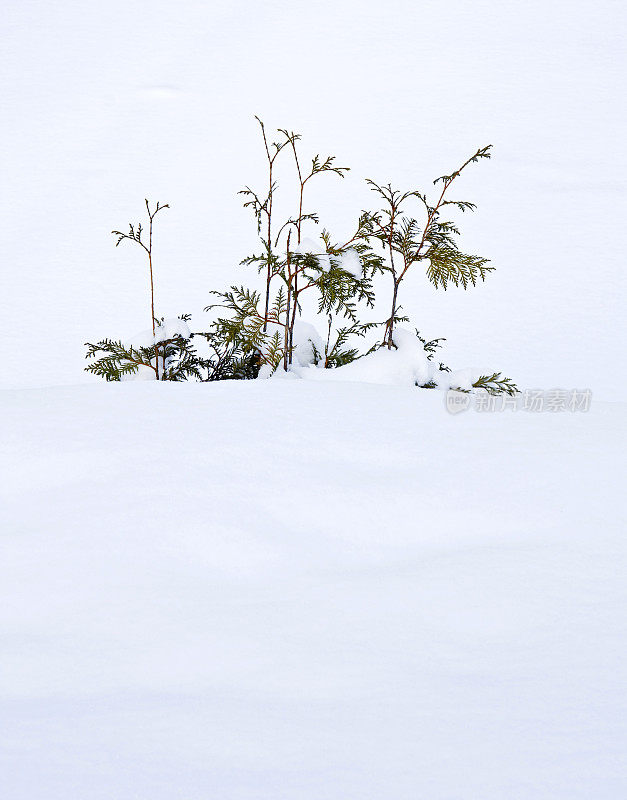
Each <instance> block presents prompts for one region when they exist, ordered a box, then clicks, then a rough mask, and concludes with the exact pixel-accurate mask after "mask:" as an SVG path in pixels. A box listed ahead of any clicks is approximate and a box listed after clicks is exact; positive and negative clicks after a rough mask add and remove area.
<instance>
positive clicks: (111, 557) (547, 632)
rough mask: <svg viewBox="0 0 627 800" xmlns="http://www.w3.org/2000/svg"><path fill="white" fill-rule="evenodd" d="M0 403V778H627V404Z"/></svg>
mask: <svg viewBox="0 0 627 800" xmlns="http://www.w3.org/2000/svg"><path fill="white" fill-rule="evenodd" d="M0 402H1V410H0V413H1V414H2V420H3V429H4V433H5V438H6V449H5V453H6V460H5V461H4V465H5V467H6V469H5V470H4V476H3V480H2V486H1V491H2V503H1V508H2V511H1V513H2V524H1V528H2V531H3V534H2V558H1V559H0V595H1V597H0V640H1V642H2V659H1V660H2V679H1V682H0V720H1V723H0V737H1V740H0V744H1V748H0V750H1V753H2V755H1V758H2V780H1V784H2V790H1V795H2V797H3V799H6V800H39V798H42V799H43V798H45V800H68V799H69V798H77V799H78V798H80V800H105V799H106V800H112V798H115V800H131V799H133V800H174V799H175V798H181V800H421V799H422V798H424V800H479V799H480V800H531V799H532V798H533V800H557V799H558V798H559V800H576V799H578V798H581V799H582V800H583V799H584V798H585V799H586V800H618V798H622V797H625V796H626V795H627V779H626V777H625V770H624V762H623V759H624V752H625V747H626V745H627V737H626V731H625V726H626V720H627V708H626V705H627V704H626V700H625V692H624V687H625V682H626V679H627V670H626V666H625V663H626V656H627V651H626V648H625V644H624V631H625V622H626V620H625V608H626V607H627V587H626V582H625V567H626V566H627V565H626V564H625V560H626V559H625V556H626V553H627V546H626V544H625V537H624V530H625V528H624V525H625V520H624V517H623V518H621V507H622V501H620V500H617V498H619V497H621V496H622V488H621V486H620V480H621V464H624V456H623V449H622V446H621V444H620V439H621V432H622V430H623V427H622V426H623V425H624V417H625V410H626V409H625V404H613V403H602V402H596V401H595V400H594V399H593V403H592V407H591V409H590V411H589V412H588V413H582V412H577V413H572V412H557V413H552V414H550V413H530V412H523V411H516V412H502V413H478V412H476V411H468V412H466V413H463V414H459V415H456V416H452V415H450V414H448V413H447V412H446V410H445V408H444V402H443V394H442V393H440V392H437V391H431V392H430V391H426V390H423V391H421V390H417V389H412V388H399V387H390V386H374V385H365V384H361V385H360V384H351V383H335V382H334V383H318V382H311V381H303V380H292V381H254V382H238V383H230V382H225V383H219V384H204V385H202V384H181V385H177V384H175V385H168V384H157V383H140V382H137V383H125V384H108V385H107V384H102V385H96V386H74V387H57V388H48V389H41V390H34V389H29V390H22V391H17V390H16V391H5V392H3V393H2V395H1V400H0Z"/></svg>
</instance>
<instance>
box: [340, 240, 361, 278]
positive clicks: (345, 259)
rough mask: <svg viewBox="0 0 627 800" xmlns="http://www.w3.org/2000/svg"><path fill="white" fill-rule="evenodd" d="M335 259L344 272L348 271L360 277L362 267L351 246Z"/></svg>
mask: <svg viewBox="0 0 627 800" xmlns="http://www.w3.org/2000/svg"><path fill="white" fill-rule="evenodd" d="M337 261H338V266H339V267H340V268H341V269H343V270H344V271H345V272H350V274H351V275H354V276H355V277H356V278H361V269H362V267H361V261H360V259H359V253H358V252H357V250H354V249H353V248H352V247H351V248H349V249H348V250H346V251H345V252H344V253H342V254H341V255H340V256H339V258H338V259H337Z"/></svg>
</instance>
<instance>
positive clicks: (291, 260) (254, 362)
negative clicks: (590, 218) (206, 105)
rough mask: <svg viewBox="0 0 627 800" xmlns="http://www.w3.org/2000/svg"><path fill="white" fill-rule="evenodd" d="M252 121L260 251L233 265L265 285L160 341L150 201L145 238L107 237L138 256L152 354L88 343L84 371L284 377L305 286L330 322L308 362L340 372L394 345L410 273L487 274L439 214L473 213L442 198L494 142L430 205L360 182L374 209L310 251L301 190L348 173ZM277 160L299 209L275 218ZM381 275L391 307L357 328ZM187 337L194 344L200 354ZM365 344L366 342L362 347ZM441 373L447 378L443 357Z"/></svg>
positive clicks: (232, 295) (119, 375) (114, 376)
mask: <svg viewBox="0 0 627 800" xmlns="http://www.w3.org/2000/svg"><path fill="white" fill-rule="evenodd" d="M256 120H257V122H258V124H259V129H260V133H261V139H262V143H263V151H264V154H265V161H266V185H265V188H264V189H263V191H257V190H255V189H253V188H251V187H250V186H246V187H245V188H244V189H242V190H241V192H240V194H241V195H242V196H243V198H244V203H243V205H244V208H249V209H250V210H251V211H252V213H253V216H254V220H255V225H256V229H257V235H258V237H259V249H258V250H257V251H256V252H255V253H253V254H251V255H249V256H247V257H245V258H244V259H242V260H241V261H240V265H242V266H252V267H254V268H255V270H256V271H257V273H258V274H260V275H262V276H263V278H262V280H263V286H262V288H261V290H260V289H257V288H248V287H246V286H245V285H232V286H230V287H229V288H228V289H227V290H225V291H216V290H214V291H212V292H210V294H212V295H213V296H214V297H215V302H213V303H210V304H209V305H208V306H207V307H206V308H205V311H207V312H212V313H213V315H214V319H213V321H212V322H211V323H210V325H209V328H208V330H206V331H202V332H195V333H191V334H189V336H183V335H181V334H177V335H175V336H170V337H169V338H167V339H166V338H163V339H160V338H159V335H160V334H159V330H160V329H161V325H160V322H159V320H157V319H156V318H155V311H154V307H155V300H154V282H153V222H154V219H155V217H156V216H157V214H158V213H159V212H160V211H162V210H163V209H165V208H169V206H168V205H167V204H166V205H160V204H159V203H157V204H156V207H155V208H154V210H151V206H150V203H149V202H148V200H146V201H145V203H146V211H147V215H148V235H147V238H146V236H145V233H144V228H142V225H141V223H140V224H137V225H133V224H130V225H129V231H128V233H123V232H121V231H113V233H114V234H115V235H116V236H117V241H116V246H118V245H119V244H120V243H121V242H123V241H125V240H128V241H132V242H134V243H135V244H138V245H139V246H140V247H142V248H143V250H144V251H145V253H146V256H147V260H148V266H149V273H150V302H151V323H152V331H153V343H151V344H150V346H148V347H131V346H126V345H124V344H123V343H122V342H121V341H114V340H111V339H103V340H101V341H99V342H97V343H96V344H90V343H87V348H88V350H87V358H88V359H89V360H90V362H91V363H90V364H89V365H88V366H87V367H86V369H87V371H89V372H92V373H93V374H95V375H98V376H100V377H102V378H104V379H105V380H107V381H115V380H123V379H125V378H126V377H128V376H131V375H133V374H136V373H137V372H138V371H139V370H140V368H141V369H145V368H148V369H150V370H152V371H153V372H154V376H155V378H156V379H157V380H173V381H180V380H189V379H192V380H199V381H214V380H228V379H235V380H242V379H252V378H255V377H257V375H258V374H259V371H260V369H261V368H262V367H263V368H264V371H265V374H271V373H272V372H274V371H276V370H277V369H283V370H286V371H287V370H289V369H290V368H291V366H292V364H293V359H294V353H295V348H296V344H297V343H295V340H294V329H295V325H296V322H297V320H298V319H299V318H300V316H301V314H302V311H303V305H302V296H303V292H306V291H308V290H313V294H310V295H307V297H314V296H315V298H316V301H315V306H316V307H317V313H318V315H319V316H321V317H325V318H326V320H327V326H326V327H327V330H326V339H325V341H324V342H323V343H321V341H322V340H320V339H317V341H316V342H314V341H311V340H310V344H311V347H312V351H313V360H314V363H315V364H316V365H318V366H320V367H324V368H326V369H336V368H338V367H342V366H344V365H346V364H349V363H350V362H352V361H354V360H356V359H359V358H363V357H364V356H367V355H369V354H370V353H372V352H373V351H374V350H377V349H378V348H380V347H386V348H388V349H393V348H395V344H394V329H395V328H396V327H397V326H398V325H399V324H401V323H408V322H409V318H408V317H407V316H406V315H405V314H403V313H402V306H401V305H400V302H399V290H400V286H401V283H402V281H403V279H404V277H405V275H406V274H407V272H408V270H409V269H411V268H413V269H417V268H422V269H424V272H425V275H426V277H427V279H428V280H429V281H430V283H431V284H432V285H433V286H434V288H436V289H438V288H442V289H445V290H446V289H447V288H448V287H449V286H450V285H451V284H452V285H454V286H458V287H459V286H460V287H462V288H463V289H467V288H468V287H470V286H476V285H477V283H478V282H480V281H483V280H485V278H486V276H487V275H488V273H490V272H491V271H492V270H493V269H494V267H493V266H490V265H489V261H488V259H486V258H483V257H482V256H477V255H470V254H467V253H465V252H463V251H462V250H461V248H460V246H459V242H458V240H459V237H460V231H459V229H458V227H457V225H456V224H455V223H454V222H453V221H452V220H450V219H448V218H447V217H448V213H447V212H448V211H449V210H456V211H459V212H462V213H465V212H466V211H474V210H475V205H474V204H473V203H471V202H468V201H465V200H454V199H450V198H449V196H448V191H449V188H450V187H451V185H452V184H453V183H454V181H455V180H456V179H457V178H458V177H459V175H460V174H461V173H462V172H463V171H464V170H465V169H466V168H467V167H468V166H469V165H470V164H472V163H477V162H479V161H482V160H485V159H489V158H490V156H491V145H488V146H486V147H482V148H479V149H478V150H477V151H476V152H475V153H474V154H473V155H472V156H471V157H470V158H469V159H467V160H466V161H465V162H464V163H463V164H462V165H461V166H460V167H459V168H458V169H457V170H455V171H454V172H452V173H451V174H449V175H442V176H440V177H439V178H436V180H435V181H434V182H433V183H434V186H436V187H437V188H438V191H439V194H437V198H436V199H435V200H433V201H430V200H429V199H428V198H427V195H426V193H423V192H421V191H419V190H410V191H406V192H400V191H398V190H396V189H394V188H392V186H391V184H389V183H388V184H378V183H375V182H374V181H373V180H371V179H368V180H367V185H368V186H369V187H370V189H371V190H372V191H373V192H374V193H375V194H376V195H377V197H378V199H379V201H380V208H379V209H378V210H375V211H362V212H361V214H360V215H359V217H358V219H357V225H356V228H355V231H354V233H353V235H352V236H350V238H347V239H346V240H345V241H342V240H340V241H339V242H338V241H335V240H333V239H332V237H331V234H330V233H329V230H328V229H327V228H325V227H321V232H320V234H319V236H318V237H317V242H318V244H316V243H315V242H314V243H312V242H311V240H309V239H306V238H305V234H306V232H307V233H309V232H310V231H312V230H315V228H316V226H320V220H321V217H320V214H319V212H317V211H316V210H313V209H310V208H307V206H306V202H307V199H308V196H309V195H308V193H307V191H306V190H307V187H308V186H309V184H310V181H312V180H313V179H314V178H315V179H316V180H317V179H318V178H319V176H322V175H325V174H327V175H330V176H334V177H336V178H344V177H345V176H346V173H347V172H348V171H349V168H348V167H341V166H337V165H336V159H335V156H324V157H323V156H321V155H320V154H316V155H314V156H313V157H312V158H311V159H310V160H309V161H308V162H307V161H305V160H303V158H302V155H301V153H300V148H301V144H302V140H301V136H300V134H297V133H294V132H293V131H289V130H287V129H284V128H279V129H278V130H277V132H276V135H275V137H273V138H275V139H276V141H271V139H270V138H269V137H268V134H267V131H266V127H265V125H264V123H263V122H262V120H261V119H259V118H258V117H256ZM285 159H288V162H291V169H292V175H293V178H292V179H293V180H294V186H295V189H296V197H297V201H296V204H297V207H296V208H294V209H293V213H292V214H291V215H287V216H286V218H283V219H278V220H277V207H276V199H277V193H278V189H279V183H278V180H277V175H278V170H279V167H281V166H282V165H283V163H284V162H285ZM288 165H289V164H288ZM305 165H306V166H305ZM412 206H416V207H417V208H418V209H420V210H421V211H422V217H423V218H422V220H419V219H418V218H416V217H415V216H412V213H410V212H411V211H412ZM143 234H144V238H142V235H143ZM378 275H381V276H389V277H390V278H391V282H392V301H391V307H390V309H389V313H388V315H387V316H386V318H385V319H384V321H383V322H364V321H363V315H364V312H365V311H366V310H368V309H373V308H375V303H376V296H375V280H376V278H377V276H378ZM180 319H182V320H188V319H189V317H188V316H186V315H184V316H183V317H181V318H180ZM381 328H382V329H383V333H382V336H381V339H380V340H375V341H374V342H373V341H372V335H373V333H374V332H375V331H376V330H377V329H381ZM316 336H317V334H316ZM416 336H417V338H418V340H419V341H420V342H421V344H422V347H423V349H424V350H425V353H426V354H427V359H428V360H430V361H431V360H433V358H434V355H435V354H436V351H437V350H438V348H439V347H440V346H441V343H442V342H443V341H445V340H444V339H442V338H439V339H432V340H430V341H427V340H426V339H424V338H423V337H422V336H421V335H420V333H419V331H418V330H416ZM194 338H195V339H196V340H197V343H199V344H201V345H202V346H201V347H200V351H199V350H198V349H197V346H196V344H194V342H193V341H192V340H193V339H194ZM362 342H364V343H368V344H369V346H364V347H363V351H362V349H360V343H362ZM201 352H202V355H201ZM299 352H300V351H299ZM439 370H440V371H441V372H444V371H448V372H450V369H449V368H448V367H446V366H445V365H444V364H442V363H441V362H440V364H439ZM435 386H436V383H435V381H430V382H428V383H425V384H423V387H424V388H433V387H435ZM474 387H475V388H477V389H482V390H485V391H487V392H489V393H490V394H500V393H507V394H514V393H515V392H516V391H517V388H516V386H515V384H514V383H513V382H512V381H511V379H509V378H506V377H502V376H501V373H500V372H495V373H492V374H486V375H482V376H481V377H480V378H479V379H478V380H477V381H476V382H475V384H474Z"/></svg>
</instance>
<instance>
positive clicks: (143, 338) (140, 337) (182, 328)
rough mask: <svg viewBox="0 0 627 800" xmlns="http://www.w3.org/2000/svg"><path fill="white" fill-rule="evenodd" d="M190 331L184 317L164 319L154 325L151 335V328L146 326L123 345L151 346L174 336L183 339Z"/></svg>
mask: <svg viewBox="0 0 627 800" xmlns="http://www.w3.org/2000/svg"><path fill="white" fill-rule="evenodd" d="M190 335H191V333H190V330H189V325H188V324H187V322H186V321H185V320H184V319H178V318H177V317H175V318H170V319H164V320H163V322H161V323H159V324H158V325H155V332H154V335H153V331H152V328H146V329H145V330H143V331H140V332H139V333H136V334H135V335H134V336H131V338H130V339H127V340H126V342H125V345H126V346H127V347H135V348H138V347H152V346H153V344H154V343H155V342H157V343H159V342H165V341H166V340H168V339H174V337H175V336H182V337H183V338H184V339H189V337H190Z"/></svg>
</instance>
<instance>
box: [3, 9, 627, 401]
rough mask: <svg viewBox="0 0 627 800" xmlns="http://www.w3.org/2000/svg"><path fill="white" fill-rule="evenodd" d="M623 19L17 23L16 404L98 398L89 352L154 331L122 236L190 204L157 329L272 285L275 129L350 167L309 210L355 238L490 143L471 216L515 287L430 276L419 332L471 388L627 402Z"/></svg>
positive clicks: (8, 368) (518, 16) (507, 14)
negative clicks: (259, 241)
mask: <svg viewBox="0 0 627 800" xmlns="http://www.w3.org/2000/svg"><path fill="white" fill-rule="evenodd" d="M626 21H627V20H626V19H625V11H624V4H623V3H621V2H611V1H610V0H603V1H602V2H597V3H594V4H591V3H588V2H586V3H584V2H577V1H575V2H572V1H569V2H546V0H543V1H542V2H535V1H533V0H532V1H531V2H525V3H522V4H521V3H508V2H477V1H476V0H475V1H474V2H459V0H457V2H456V1H454V0H453V1H452V2H447V3H441V2H393V1H392V2H387V3H384V4H383V3H376V4H375V3H373V2H307V3H303V2H298V1H296V2H290V3H287V2H282V3H277V2H264V3H251V2H246V3H232V2H212V3H203V2H198V1H197V0H196V1H195V2H190V1H189V0H187V1H183V2H176V3H173V2H168V3H166V2H163V1H162V0H158V2H151V3H148V2H135V3H132V2H131V3H129V2H116V1H115V0H113V1H112V2H106V3H100V2H80V3H79V2H68V0H65V1H64V2H60V3H54V4H52V3H47V2H38V1H35V2H28V1H26V2H25V1H24V0H21V1H20V2H8V3H7V2H5V3H4V4H3V11H2V23H1V24H2V48H1V50H0V75H1V76H2V78H1V80H2V88H1V100H2V111H3V114H2V126H1V129H0V153H1V158H2V194H1V199H0V203H1V205H0V225H1V227H2V253H1V263H2V267H3V277H2V300H1V302H2V309H1V312H2V316H1V319H2V327H3V331H4V335H3V340H2V350H3V362H2V363H3V365H4V368H3V371H2V379H1V380H2V383H3V384H4V385H7V386H15V385H47V384H57V383H77V382H83V381H93V380H94V379H93V378H91V377H90V376H88V375H86V374H84V373H83V372H82V369H83V366H84V360H83V355H84V348H83V342H85V341H86V340H90V341H95V340H97V339H99V338H101V337H103V336H111V337H114V338H118V337H122V338H124V337H127V336H130V335H132V334H133V333H134V332H135V331H137V330H140V329H142V328H145V327H147V325H148V322H149V308H148V305H147V272H146V267H145V264H144V263H143V261H142V259H141V255H142V254H141V251H139V249H138V248H133V246H132V245H128V246H127V247H122V246H121V247H120V248H118V249H117V250H116V248H115V247H114V244H115V240H114V238H113V237H112V236H111V234H110V231H111V229H112V228H118V227H122V228H124V227H125V226H126V225H127V223H128V222H129V221H130V220H133V221H138V220H139V219H140V218H141V214H142V209H143V201H144V198H145V197H148V198H150V199H151V200H153V201H155V200H157V199H158V200H161V201H162V202H168V203H170V204H171V206H172V209H171V210H170V211H166V212H164V214H163V216H162V217H160V219H159V220H158V231H157V236H156V242H155V250H156V256H155V269H156V281H157V286H156V289H157V313H158V314H159V315H162V314H164V315H166V316H168V315H176V314H179V313H182V312H184V311H190V312H193V313H194V320H195V325H194V327H196V329H198V328H202V321H203V320H202V308H203V306H204V305H206V304H207V303H208V302H209V295H208V292H209V290H210V289H212V288H222V287H224V286H226V285H227V284H228V283H230V282H234V281H237V282H243V281H245V282H247V283H251V282H252V280H253V276H252V274H250V273H249V274H248V276H247V275H246V272H245V271H244V270H243V268H241V267H238V266H237V264H238V262H239V261H240V260H241V259H242V258H243V257H244V256H245V255H247V254H248V253H249V252H251V251H252V250H253V249H254V247H255V238H254V234H255V231H254V226H253V224H252V220H251V218H250V216H249V213H248V212H247V211H245V210H243V209H242V208H241V198H238V197H237V195H236V192H237V191H238V190H239V189H240V188H242V186H243V185H244V184H246V183H251V184H253V185H255V186H258V187H260V188H261V187H262V186H263V180H264V175H263V153H262V150H261V149H260V141H259V138H258V131H257V129H256V123H255V121H254V119H253V114H258V115H260V116H261V117H262V118H263V119H264V120H265V122H266V124H267V126H268V127H278V126H281V127H288V128H291V129H293V130H296V131H298V132H300V133H302V134H303V136H304V140H303V156H304V157H307V156H311V155H313V154H314V153H316V152H320V153H322V154H327V153H333V154H335V155H337V157H338V163H340V164H342V165H348V166H350V167H351V168H352V171H351V173H350V175H349V177H348V178H347V179H346V180H345V181H343V182H340V181H339V180H337V179H335V178H333V177H329V178H328V179H326V178H325V179H321V180H320V183H319V184H318V187H317V188H316V189H315V191H313V192H312V194H311V206H312V207H315V208H316V209H317V210H319V211H320V212H321V214H322V218H323V223H324V224H325V225H326V226H327V227H328V228H330V229H331V230H332V232H333V233H334V234H335V235H336V236H337V238H338V239H340V238H342V237H343V236H344V235H346V234H347V233H349V232H350V231H351V229H352V227H353V224H354V220H355V219H356V216H357V214H358V212H359V211H360V209H361V208H364V207H371V206H372V199H373V196H372V195H371V193H370V192H369V191H368V189H367V188H366V186H365V184H364V182H363V179H364V178H365V177H372V178H374V179H375V180H378V181H379V182H387V181H388V180H389V181H392V183H393V184H394V185H396V186H398V187H399V188H403V189H405V188H425V187H427V186H428V184H429V181H430V180H432V179H433V178H435V177H437V176H438V175H440V174H442V173H443V172H449V171H451V170H452V169H454V168H455V167H456V166H457V165H458V164H459V163H461V161H463V160H464V159H465V158H466V157H467V155H469V154H470V153H471V152H473V151H474V150H475V149H476V148H477V147H479V146H481V145H485V144H488V143H491V144H493V145H494V157H493V159H492V161H490V162H488V163H483V164H481V165H478V166H473V167H472V169H471V170H469V171H468V173H467V174H466V175H465V177H464V178H463V180H460V181H459V187H458V188H457V195H458V196H459V197H460V198H461V199H468V200H473V201H475V202H477V204H478V206H479V210H478V212H477V213H476V214H475V215H474V216H470V217H469V216H468V215H466V216H465V217H463V218H462V219H461V220H460V222H461V224H462V232H463V234H464V238H463V239H462V244H463V246H464V248H465V249H466V250H467V251H469V252H474V253H478V254H480V255H484V256H487V257H489V258H491V259H492V261H493V264H494V265H495V266H496V267H497V271H496V272H495V273H494V274H493V275H492V276H490V277H489V279H488V281H487V282H486V283H485V284H483V285H481V286H479V287H478V288H477V289H475V290H473V291H468V292H464V291H463V290H461V289H459V290H456V289H452V290H449V291H448V292H446V293H444V292H436V291H435V290H433V288H432V287H431V286H430V285H429V284H428V282H427V281H426V278H424V276H422V275H415V276H414V277H413V278H412V279H411V280H410V281H408V283H407V285H406V286H405V287H404V297H403V298H402V300H403V304H404V306H405V309H406V310H407V311H409V312H410V313H411V315H412V322H414V323H415V325H417V326H418V327H419V328H420V330H421V331H422V332H423V333H424V334H426V335H427V336H429V337H434V336H446V337H447V339H448V342H447V349H446V352H445V354H444V358H445V360H446V361H447V362H448V363H450V364H451V366H453V367H458V368H459V367H464V366H469V365H479V366H483V365H485V366H486V367H489V368H494V369H498V370H503V371H504V372H505V373H506V374H508V375H511V376H512V377H513V378H514V379H515V380H517V382H518V383H519V385H521V386H525V387H528V388H532V387H534V388H545V389H548V388H551V387H554V386H555V387H562V388H572V387H579V388H583V387H590V388H592V389H593V391H594V392H595V395H596V396H597V397H598V398H607V399H612V398H618V397H620V396H621V391H622V389H621V386H624V383H623V381H622V376H621V375H619V374H617V368H618V367H619V365H620V363H621V360H622V354H623V349H622V345H621V341H620V340H621V335H622V333H623V325H622V320H623V313H622V307H623V304H624V298H625V283H624V256H623V250H622V247H623V246H622V242H621V232H622V228H623V226H624V219H625V210H626V209H625V170H624V168H625V160H626V158H625V153H624V140H625V111H624V97H623V80H624V76H625V72H626V70H625V57H624V29H625V22H626ZM291 177H292V176H291V173H289V171H287V172H286V174H285V176H284V179H283V180H284V183H285V184H287V183H289V181H290V180H291ZM382 316H383V315H382Z"/></svg>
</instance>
